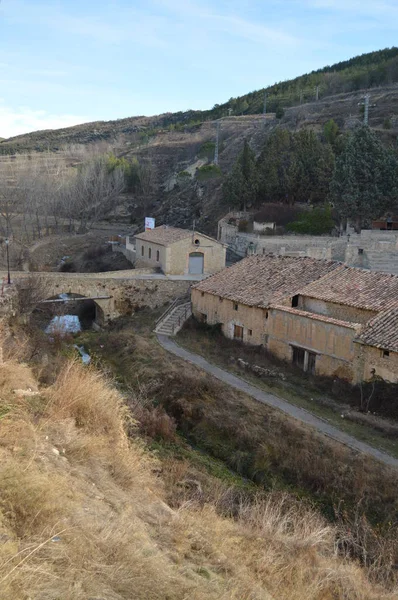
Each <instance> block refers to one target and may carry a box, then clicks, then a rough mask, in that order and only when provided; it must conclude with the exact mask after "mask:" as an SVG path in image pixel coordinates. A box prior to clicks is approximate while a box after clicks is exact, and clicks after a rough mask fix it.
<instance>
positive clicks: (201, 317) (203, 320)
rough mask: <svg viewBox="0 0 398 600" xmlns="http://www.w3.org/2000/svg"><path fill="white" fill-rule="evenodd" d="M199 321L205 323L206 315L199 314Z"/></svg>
mask: <svg viewBox="0 0 398 600" xmlns="http://www.w3.org/2000/svg"><path fill="white" fill-rule="evenodd" d="M200 321H201V323H207V315H206V313H201V314H200Z"/></svg>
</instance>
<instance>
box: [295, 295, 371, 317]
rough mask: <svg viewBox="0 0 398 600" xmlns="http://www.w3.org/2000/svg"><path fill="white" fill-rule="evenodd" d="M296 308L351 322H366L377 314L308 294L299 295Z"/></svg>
mask: <svg viewBox="0 0 398 600" xmlns="http://www.w3.org/2000/svg"><path fill="white" fill-rule="evenodd" d="M297 308H299V309H301V310H306V311H308V312H312V313H315V314H317V315H325V316H327V317H331V318H333V319H341V320H342V321H350V322H351V323H367V322H368V321H369V320H370V319H371V318H372V317H374V316H376V314H377V312H375V311H371V310H363V309H362V308H356V307H354V306H346V305H344V304H336V303H334V302H325V301H324V300H318V299H316V298H309V297H308V296H299V303H298V307H297Z"/></svg>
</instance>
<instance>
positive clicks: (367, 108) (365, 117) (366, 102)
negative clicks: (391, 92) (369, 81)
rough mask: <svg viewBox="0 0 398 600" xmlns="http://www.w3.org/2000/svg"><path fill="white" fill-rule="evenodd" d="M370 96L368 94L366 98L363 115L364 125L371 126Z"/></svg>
mask: <svg viewBox="0 0 398 600" xmlns="http://www.w3.org/2000/svg"><path fill="white" fill-rule="evenodd" d="M369 98H370V96H369V94H366V96H365V112H364V115H363V123H364V125H366V126H367V125H369Z"/></svg>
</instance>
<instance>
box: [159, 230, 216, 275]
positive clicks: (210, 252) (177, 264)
mask: <svg viewBox="0 0 398 600" xmlns="http://www.w3.org/2000/svg"><path fill="white" fill-rule="evenodd" d="M195 240H199V244H195V243H194V241H195ZM191 252H200V253H202V254H203V256H204V273H206V274H211V273H218V271H221V270H222V269H224V267H225V255H226V249H225V248H224V246H223V245H222V244H220V243H218V242H216V241H212V240H210V239H209V238H206V237H204V236H202V235H200V234H198V233H195V236H193V237H191V236H190V237H189V238H185V239H184V240H180V241H179V242H176V243H174V244H172V245H171V246H170V255H169V262H168V265H167V269H168V270H167V273H168V274H170V275H186V274H188V273H189V254H190V253H191Z"/></svg>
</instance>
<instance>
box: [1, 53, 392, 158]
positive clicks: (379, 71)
mask: <svg viewBox="0 0 398 600" xmlns="http://www.w3.org/2000/svg"><path fill="white" fill-rule="evenodd" d="M397 82H398V47H393V48H386V49H384V50H379V51H376V52H370V53H368V54H362V55H361V56H357V57H355V58H352V59H350V60H346V61H343V62H340V63H337V64H334V65H331V66H326V67H324V68H323V69H319V70H318V71H313V72H312V73H308V74H306V75H301V76H300V77H296V78H295V79H291V80H288V81H283V82H280V83H275V84H274V85H272V86H269V87H268V88H264V89H261V90H257V91H254V92H250V93H248V94H246V95H244V96H240V97H237V98H230V99H229V100H228V102H224V103H223V104H216V105H215V106H214V107H213V108H212V109H209V110H206V111H199V110H187V111H185V112H176V113H165V114H162V115H158V116H153V117H128V118H126V119H118V120H116V121H97V122H94V123H86V124H83V125H77V126H75V127H68V128H65V129H58V130H48V131H38V132H34V133H30V134H25V135H20V136H16V137H14V138H9V139H7V140H1V137H0V154H12V153H14V152H26V151H32V150H33V151H43V150H58V149H59V148H60V147H62V146H65V145H67V144H79V143H80V144H87V143H92V142H96V141H100V140H109V139H114V138H116V137H117V136H119V135H127V136H130V135H131V134H137V135H143V136H144V135H148V134H149V135H150V134H151V133H154V132H156V131H158V130H159V129H162V128H163V129H164V128H169V129H177V130H179V129H181V130H186V128H187V127H195V125H198V124H200V123H202V122H203V121H207V120H215V119H218V118H220V117H225V116H227V115H229V114H231V115H232V116H237V115H251V114H259V113H262V112H263V106H264V95H265V93H266V94H267V112H278V110H279V111H283V110H284V109H285V108H287V107H291V106H296V105H300V104H304V103H306V102H312V101H314V100H315V98H316V93H318V97H319V99H324V98H325V97H328V96H333V95H335V94H340V93H350V92H356V91H358V90H362V89H369V88H375V87H380V86H384V85H388V84H392V83H397ZM316 88H318V92H316ZM0 135H1V132H0Z"/></svg>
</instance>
